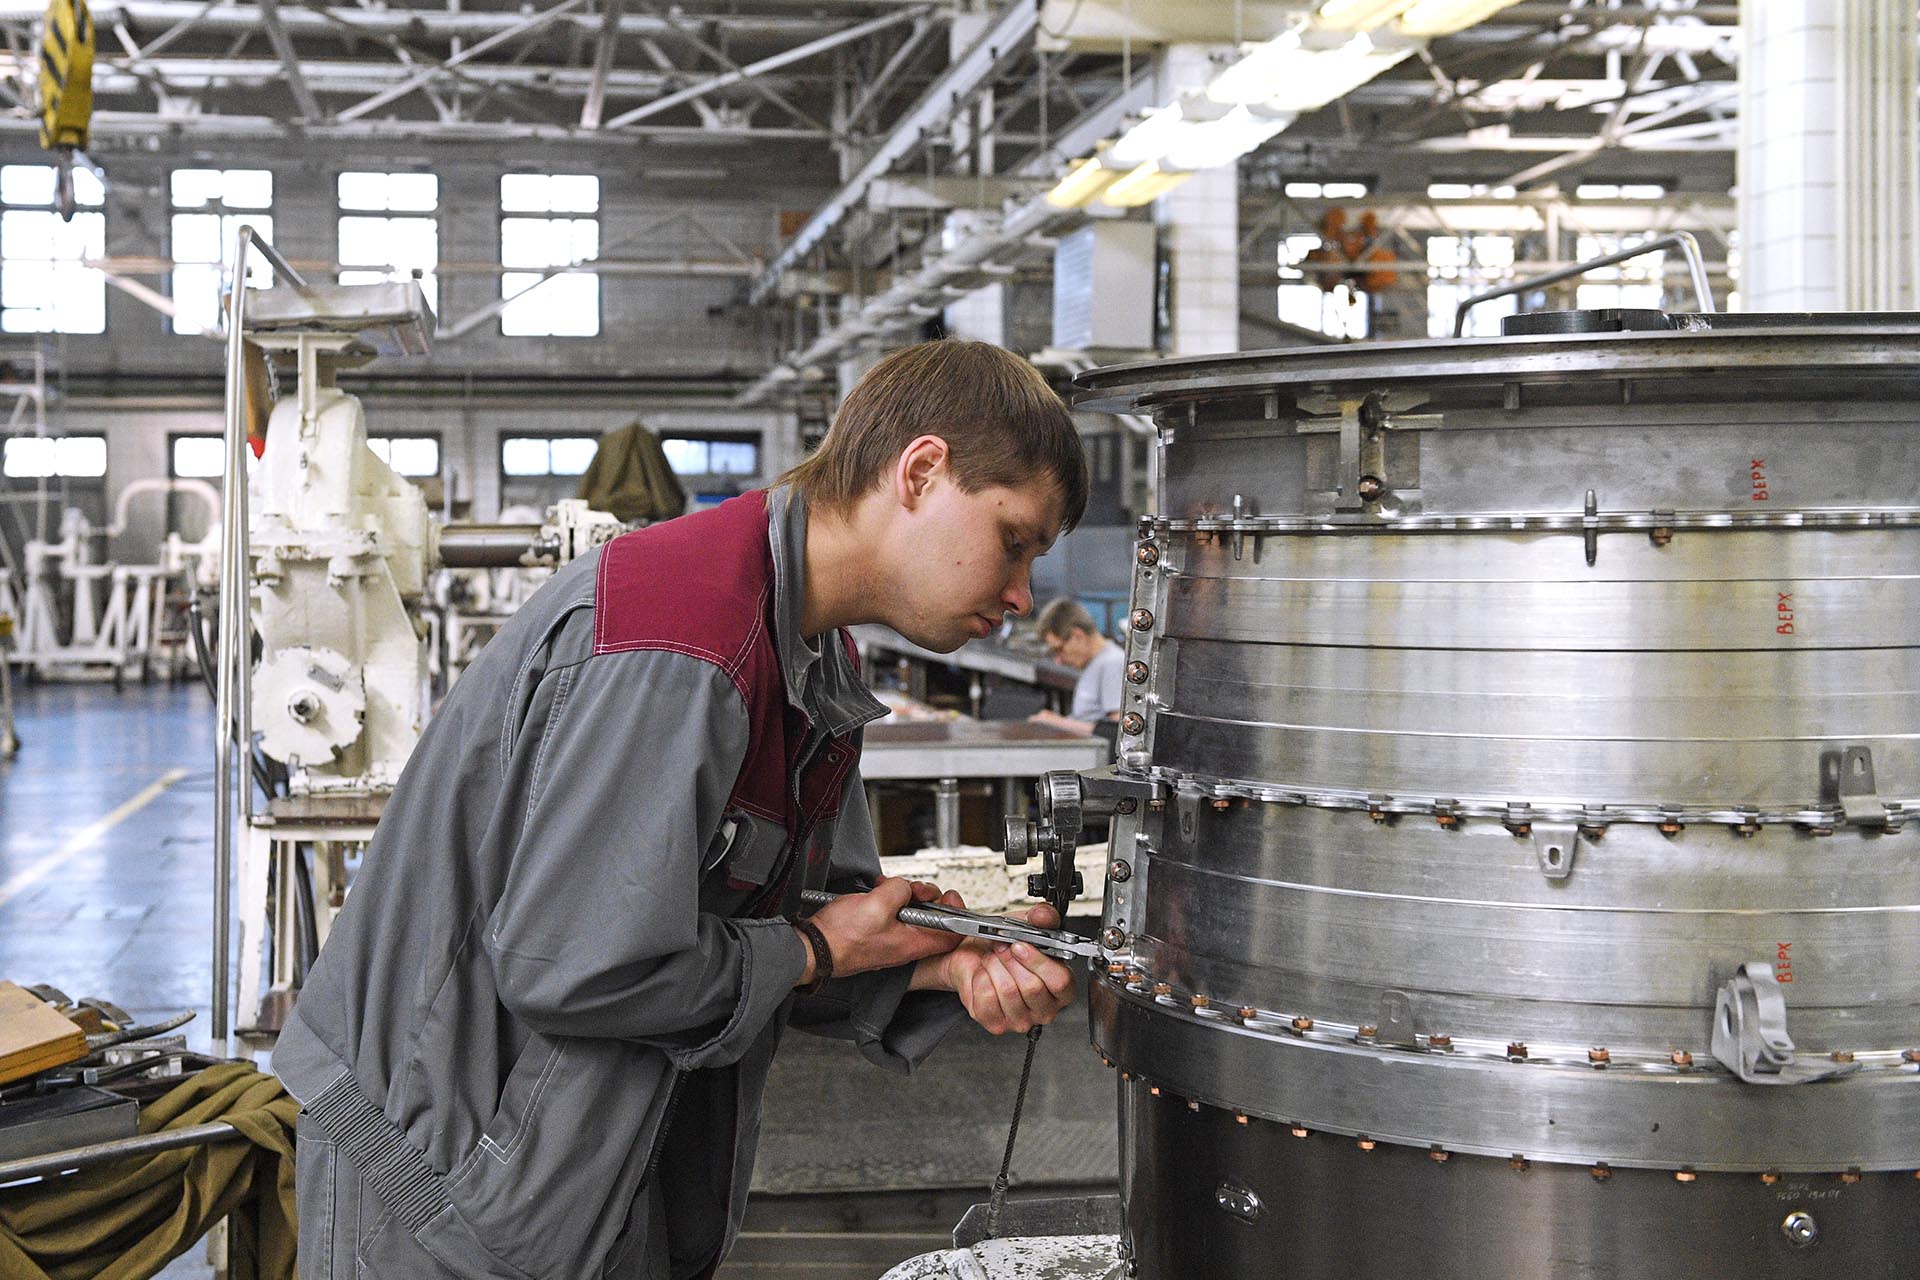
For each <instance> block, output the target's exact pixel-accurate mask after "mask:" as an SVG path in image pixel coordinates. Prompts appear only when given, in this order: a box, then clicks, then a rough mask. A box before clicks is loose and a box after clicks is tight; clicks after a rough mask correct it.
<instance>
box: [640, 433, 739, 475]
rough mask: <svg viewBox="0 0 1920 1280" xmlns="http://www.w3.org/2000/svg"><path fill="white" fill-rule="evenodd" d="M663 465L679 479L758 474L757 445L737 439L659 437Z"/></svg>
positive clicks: (719, 437) (725, 437) (720, 437)
mask: <svg viewBox="0 0 1920 1280" xmlns="http://www.w3.org/2000/svg"><path fill="white" fill-rule="evenodd" d="M660 448H661V449H662V450H663V451H665V453H666V455H667V465H668V466H670V467H672V468H673V471H674V474H675V475H681V476H755V475H759V474H760V442H759V441H757V440H744V439H741V438H740V437H738V436H662V437H661V438H660Z"/></svg>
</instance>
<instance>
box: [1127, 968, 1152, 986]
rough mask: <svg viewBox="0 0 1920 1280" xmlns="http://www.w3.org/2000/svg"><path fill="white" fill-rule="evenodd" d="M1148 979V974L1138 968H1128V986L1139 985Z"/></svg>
mask: <svg viewBox="0 0 1920 1280" xmlns="http://www.w3.org/2000/svg"><path fill="white" fill-rule="evenodd" d="M1146 980H1147V975H1146V974H1144V973H1142V972H1140V971H1139V970H1138V969H1129V970H1127V985H1128V986H1138V985H1139V984H1140V983H1142V982H1145V981H1146Z"/></svg>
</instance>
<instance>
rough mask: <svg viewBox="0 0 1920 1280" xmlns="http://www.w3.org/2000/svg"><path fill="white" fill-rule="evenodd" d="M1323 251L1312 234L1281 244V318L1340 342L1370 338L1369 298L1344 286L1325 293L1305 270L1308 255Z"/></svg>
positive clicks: (1296, 236) (1297, 236) (1278, 299)
mask: <svg viewBox="0 0 1920 1280" xmlns="http://www.w3.org/2000/svg"><path fill="white" fill-rule="evenodd" d="M1291 185H1294V184H1289V186H1291ZM1319 247H1320V237H1319V236H1317V235H1313V234H1311V233H1308V234H1304V235H1291V236H1288V237H1286V238H1285V239H1284V240H1282V241H1281V242H1280V288H1279V293H1278V298H1277V302H1278V307H1279V314H1280V318H1281V319H1282V320H1284V321H1286V322H1287V323H1288V324H1295V325H1299V326H1300V327H1301V328H1303V329H1318V330H1319V331H1320V332H1321V333H1326V334H1331V335H1332V336H1333V337H1336V338H1364V337H1366V336H1367V301H1366V298H1365V297H1364V296H1363V295H1361V294H1360V293H1358V292H1356V291H1355V290H1354V288H1353V286H1351V285H1349V284H1346V283H1344V282H1343V283H1341V284H1339V285H1337V286H1335V287H1334V288H1333V289H1331V290H1328V289H1322V288H1321V287H1320V285H1319V283H1318V282H1317V280H1308V279H1307V273H1306V272H1305V271H1304V270H1302V269H1301V265H1300V264H1301V263H1303V262H1305V261H1306V257H1307V255H1308V254H1309V253H1312V252H1313V251H1314V250H1315V249H1318V248H1319Z"/></svg>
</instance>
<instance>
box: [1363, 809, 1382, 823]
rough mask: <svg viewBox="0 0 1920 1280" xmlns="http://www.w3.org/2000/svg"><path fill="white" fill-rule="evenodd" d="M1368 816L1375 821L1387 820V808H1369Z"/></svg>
mask: <svg viewBox="0 0 1920 1280" xmlns="http://www.w3.org/2000/svg"><path fill="white" fill-rule="evenodd" d="M1367 816H1368V817H1369V818H1372V819H1373V820H1374V821H1375V822H1385V821H1386V820H1387V811H1386V810H1385V809H1369V810H1367Z"/></svg>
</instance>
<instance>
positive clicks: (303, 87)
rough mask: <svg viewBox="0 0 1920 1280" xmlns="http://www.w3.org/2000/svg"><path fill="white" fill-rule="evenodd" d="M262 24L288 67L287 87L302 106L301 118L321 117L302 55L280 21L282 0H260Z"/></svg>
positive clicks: (268, 40) (318, 104) (312, 118)
mask: <svg viewBox="0 0 1920 1280" xmlns="http://www.w3.org/2000/svg"><path fill="white" fill-rule="evenodd" d="M260 24H261V25H262V26H263V27H265V28H266V31H267V43H268V44H270V45H272V46H273V51H274V53H275V54H276V55H277V56H278V57H279V59H280V65H281V66H282V67H284V68H285V69H286V73H287V88H288V89H289V90H291V91H292V93H293V101H294V103H295V105H297V106H298V107H299V108H300V116H301V118H302V119H304V120H318V119H320V103H319V101H318V100H317V99H316V98H315V97H314V96H313V90H312V89H311V88H309V87H308V86H307V78H306V76H305V75H303V74H301V71H300V56H299V55H298V54H296V53H295V52H294V51H293V41H292V40H291V39H289V38H288V36H287V28H286V26H285V25H284V24H283V23H282V22H281V21H280V0H260Z"/></svg>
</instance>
